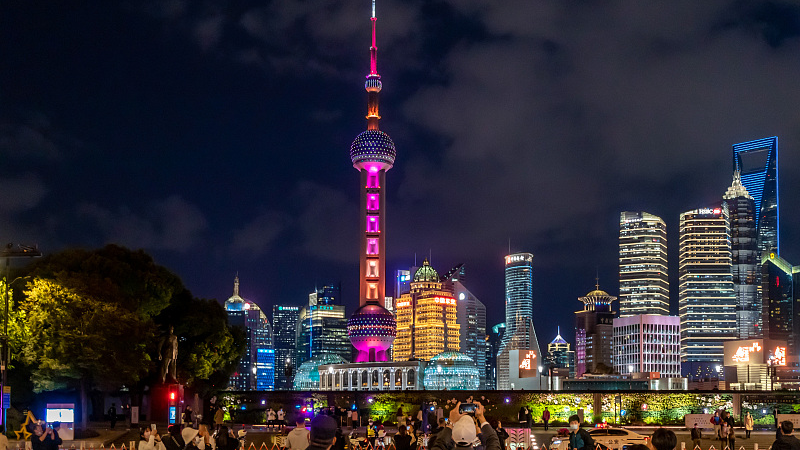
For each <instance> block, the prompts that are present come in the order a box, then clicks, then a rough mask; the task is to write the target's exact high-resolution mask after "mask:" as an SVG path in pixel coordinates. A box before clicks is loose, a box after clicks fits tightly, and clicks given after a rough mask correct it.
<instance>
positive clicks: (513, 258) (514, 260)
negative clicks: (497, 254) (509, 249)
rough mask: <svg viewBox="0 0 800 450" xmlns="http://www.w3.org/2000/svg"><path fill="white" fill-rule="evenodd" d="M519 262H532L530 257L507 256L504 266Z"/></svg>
mask: <svg viewBox="0 0 800 450" xmlns="http://www.w3.org/2000/svg"><path fill="white" fill-rule="evenodd" d="M521 261H528V262H531V261H533V258H532V257H531V255H508V256H506V264H513V263H518V262H521Z"/></svg>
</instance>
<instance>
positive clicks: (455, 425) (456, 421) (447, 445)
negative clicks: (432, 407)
mask: <svg viewBox="0 0 800 450" xmlns="http://www.w3.org/2000/svg"><path fill="white" fill-rule="evenodd" d="M474 403H475V419H473V418H472V416H469V415H467V414H461V413H459V412H458V409H459V407H460V406H461V402H459V403H458V404H457V405H456V406H455V407H454V408H453V410H452V411H450V423H449V424H448V425H447V427H446V428H445V429H444V430H442V432H441V433H439V436H438V437H437V438H436V442H434V443H433V446H432V447H431V450H471V449H472V445H473V443H474V442H475V441H476V440H477V439H478V432H477V430H476V429H475V420H476V419H477V421H478V422H479V423H480V425H481V434H483V437H484V442H485V444H484V449H485V450H501V448H500V439H499V438H498V437H497V433H495V431H494V429H493V428H492V426H491V425H489V422H487V421H486V418H485V417H484V415H483V413H484V408H483V405H481V404H480V403H479V402H474Z"/></svg>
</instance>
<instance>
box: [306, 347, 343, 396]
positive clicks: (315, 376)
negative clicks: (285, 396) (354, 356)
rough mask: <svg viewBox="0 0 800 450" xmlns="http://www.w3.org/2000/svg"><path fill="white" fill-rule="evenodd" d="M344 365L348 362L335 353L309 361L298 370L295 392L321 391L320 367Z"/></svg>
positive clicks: (324, 354)
mask: <svg viewBox="0 0 800 450" xmlns="http://www.w3.org/2000/svg"><path fill="white" fill-rule="evenodd" d="M344 363H346V361H345V360H344V359H342V357H341V356H339V355H336V354H333V353H323V354H321V355H317V356H315V357H313V358H311V359H309V360H307V361H306V362H304V363H303V364H300V367H298V368H297V374H295V376H294V390H296V391H305V390H314V389H319V366H324V365H326V364H344Z"/></svg>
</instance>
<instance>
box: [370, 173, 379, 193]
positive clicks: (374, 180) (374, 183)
mask: <svg viewBox="0 0 800 450" xmlns="http://www.w3.org/2000/svg"><path fill="white" fill-rule="evenodd" d="M367 187H368V188H370V189H378V188H380V187H381V186H380V183H378V174H377V173H367Z"/></svg>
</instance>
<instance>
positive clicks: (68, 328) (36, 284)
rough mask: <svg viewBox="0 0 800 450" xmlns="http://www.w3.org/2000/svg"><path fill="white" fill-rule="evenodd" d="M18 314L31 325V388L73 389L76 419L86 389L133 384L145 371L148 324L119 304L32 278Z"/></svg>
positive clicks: (84, 410) (28, 353)
mask: <svg viewBox="0 0 800 450" xmlns="http://www.w3.org/2000/svg"><path fill="white" fill-rule="evenodd" d="M24 294H25V301H24V302H23V303H22V304H21V305H20V307H21V308H20V309H21V312H22V313H23V314H24V316H25V317H26V319H27V322H28V325H29V327H30V334H29V339H28V341H27V342H26V344H25V346H24V351H23V355H24V356H23V360H24V361H25V362H26V363H28V364H31V365H33V366H35V368H34V369H33V385H34V389H35V391H36V392H41V391H49V390H55V389H63V388H67V387H77V388H78V389H79V391H80V400H81V413H82V414H81V423H82V425H83V427H84V428H85V427H86V423H87V421H88V420H87V419H88V402H87V392H88V391H89V388H91V387H97V388H99V389H101V390H111V389H114V388H116V387H118V386H120V385H125V384H128V385H130V384H134V383H136V382H138V381H139V379H140V377H141V376H143V375H144V374H146V373H147V371H148V370H149V369H150V366H151V364H150V356H149V355H148V354H147V352H146V351H145V350H146V343H147V341H148V339H151V338H152V336H153V325H152V323H149V322H148V321H145V320H142V318H141V317H140V316H139V315H137V314H136V313H135V312H132V311H129V310H127V309H126V308H123V307H121V306H120V305H119V304H116V303H113V302H108V301H104V299H102V298H97V297H95V296H93V295H90V294H86V293H83V292H79V291H77V290H76V289H74V288H70V287H64V286H63V284H61V283H59V282H58V281H55V280H46V279H42V278H36V279H34V281H32V282H30V283H29V284H28V286H27V288H26V289H25V291H24Z"/></svg>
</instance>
